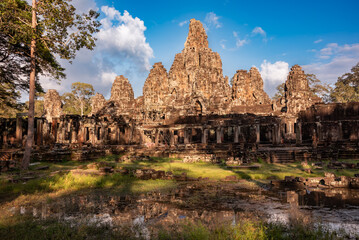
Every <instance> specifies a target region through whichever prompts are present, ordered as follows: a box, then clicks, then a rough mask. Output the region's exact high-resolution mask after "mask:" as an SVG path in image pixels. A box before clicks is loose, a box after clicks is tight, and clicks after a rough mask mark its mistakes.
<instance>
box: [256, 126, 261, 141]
mask: <svg viewBox="0 0 359 240" xmlns="http://www.w3.org/2000/svg"><path fill="white" fill-rule="evenodd" d="M256 136H257V138H256V143H259V142H260V141H261V126H260V125H259V124H257V125H256Z"/></svg>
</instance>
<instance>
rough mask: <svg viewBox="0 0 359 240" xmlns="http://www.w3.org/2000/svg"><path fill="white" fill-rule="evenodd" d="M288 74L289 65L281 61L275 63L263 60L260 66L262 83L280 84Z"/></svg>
mask: <svg viewBox="0 0 359 240" xmlns="http://www.w3.org/2000/svg"><path fill="white" fill-rule="evenodd" d="M288 73H289V64H288V63H287V62H283V61H277V62H275V63H270V62H267V60H264V61H263V63H262V64H261V75H262V78H263V81H264V82H269V83H273V84H281V83H283V82H285V80H286V79H287V75H288Z"/></svg>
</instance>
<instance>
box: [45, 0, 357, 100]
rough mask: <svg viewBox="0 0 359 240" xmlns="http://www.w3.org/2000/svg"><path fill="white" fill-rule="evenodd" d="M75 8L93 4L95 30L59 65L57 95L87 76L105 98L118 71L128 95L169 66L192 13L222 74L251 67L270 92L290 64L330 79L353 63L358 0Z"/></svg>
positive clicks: (84, 0)
mask: <svg viewBox="0 0 359 240" xmlns="http://www.w3.org/2000/svg"><path fill="white" fill-rule="evenodd" d="M73 3H74V5H75V6H76V7H77V9H78V11H87V10H88V9H89V8H95V9H97V10H98V11H100V13H101V16H100V18H101V21H102V23H103V26H102V29H101V31H100V32H99V34H98V36H97V38H98V39H99V40H98V42H97V47H96V49H95V51H93V52H90V51H88V50H81V51H80V52H79V53H78V56H77V59H75V60H74V61H73V64H72V65H70V64H67V63H66V62H63V63H64V66H65V68H66V69H67V79H66V80H63V81H62V83H61V85H56V84H55V83H54V82H52V81H48V80H47V79H43V83H44V86H45V88H47V89H48V88H56V89H58V90H59V91H60V93H63V92H65V91H69V90H70V86H71V83H73V82H76V81H81V82H88V83H91V84H93V85H94V87H95V90H96V91H97V92H100V93H102V94H103V95H104V96H105V97H106V98H109V94H110V90H111V84H112V82H113V80H114V78H115V76H116V75H125V77H127V78H128V79H129V80H130V82H131V84H132V87H133V89H134V92H135V96H136V97H137V96H140V95H142V87H143V84H144V82H145V80H146V77H147V75H148V73H149V70H150V68H151V66H152V65H153V64H154V63H155V62H162V63H163V64H164V66H165V67H166V69H167V71H169V69H170V67H171V64H172V62H173V59H174V56H175V54H176V53H179V52H181V50H182V49H183V46H184V42H185V40H186V36H187V33H188V24H189V20H190V19H191V18H196V19H198V20H200V21H201V22H202V23H203V24H204V26H205V28H206V30H207V34H208V40H209V46H210V48H212V50H213V51H215V52H218V53H219V54H220V56H221V58H222V63H223V70H224V75H226V76H228V77H229V79H230V78H231V77H232V76H233V75H234V73H235V72H236V70H238V69H247V70H248V69H249V68H251V67H252V66H256V67H257V68H258V69H259V70H260V72H261V74H262V77H263V80H264V82H265V90H266V92H267V93H268V94H270V95H271V96H272V95H273V94H274V93H275V87H276V86H277V85H279V84H280V83H281V82H284V81H285V79H286V75H287V73H288V71H289V69H290V67H291V66H292V65H294V64H299V65H301V66H302V67H303V68H304V70H305V71H306V72H307V73H315V74H317V76H318V78H319V79H321V80H322V81H323V82H327V83H331V84H333V83H335V81H336V79H337V78H338V76H341V75H342V74H344V73H346V72H349V71H350V69H351V67H352V66H354V65H355V64H356V63H357V62H359V25H358V23H359V14H358V9H359V1H355V0H352V1H348V0H342V1H328V0H326V1H321V0H318V1H315V0H312V1H305V0H302V1H290V0H287V1H232V0H224V1H193V0H192V1H168V0H167V1H128V0H127V1H122V0H120V1H107V0H73Z"/></svg>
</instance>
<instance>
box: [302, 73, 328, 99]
mask: <svg viewBox="0 0 359 240" xmlns="http://www.w3.org/2000/svg"><path fill="white" fill-rule="evenodd" d="M306 75H307V80H308V83H309V89H310V91H311V92H312V94H313V95H314V96H318V97H320V98H321V99H322V100H323V102H330V93H331V91H332V87H331V86H330V85H329V84H327V83H322V82H321V81H320V80H319V79H318V78H317V76H316V75H315V74H306Z"/></svg>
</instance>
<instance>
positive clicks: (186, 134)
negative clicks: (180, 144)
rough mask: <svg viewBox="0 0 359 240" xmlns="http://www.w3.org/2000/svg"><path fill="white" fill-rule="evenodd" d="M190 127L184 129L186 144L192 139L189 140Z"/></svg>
mask: <svg viewBox="0 0 359 240" xmlns="http://www.w3.org/2000/svg"><path fill="white" fill-rule="evenodd" d="M188 131H189V129H188V128H185V129H184V144H189V143H190V140H189V137H190V136H189V134H188Z"/></svg>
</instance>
